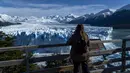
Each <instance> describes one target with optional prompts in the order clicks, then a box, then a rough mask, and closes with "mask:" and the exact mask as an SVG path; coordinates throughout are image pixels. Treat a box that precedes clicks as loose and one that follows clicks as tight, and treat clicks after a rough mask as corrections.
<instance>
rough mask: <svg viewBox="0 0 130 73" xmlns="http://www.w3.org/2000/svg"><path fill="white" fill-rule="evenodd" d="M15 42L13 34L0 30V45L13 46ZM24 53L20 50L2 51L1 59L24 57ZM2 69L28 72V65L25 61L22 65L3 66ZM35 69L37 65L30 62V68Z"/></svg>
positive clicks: (7, 71)
mask: <svg viewBox="0 0 130 73" xmlns="http://www.w3.org/2000/svg"><path fill="white" fill-rule="evenodd" d="M13 43H14V37H13V36H11V35H7V34H5V33H3V32H0V47H9V46H13ZM23 54H24V52H23V51H19V50H16V51H6V52H0V61H5V60H15V59H23V58H25V57H24V56H23ZM30 56H31V54H30ZM1 69H2V72H3V73H22V72H26V65H25V63H23V64H21V65H15V66H8V67H2V68H1ZM34 69H36V66H35V65H34V64H30V70H34Z"/></svg>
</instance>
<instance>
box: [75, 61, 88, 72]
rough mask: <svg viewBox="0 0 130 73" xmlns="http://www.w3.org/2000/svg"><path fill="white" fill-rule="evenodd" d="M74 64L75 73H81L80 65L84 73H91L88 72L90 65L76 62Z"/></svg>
mask: <svg viewBox="0 0 130 73" xmlns="http://www.w3.org/2000/svg"><path fill="white" fill-rule="evenodd" d="M73 64H74V70H73V71H74V73H79V70H80V64H81V66H82V73H90V72H89V70H88V65H87V64H86V63H85V62H75V61H73Z"/></svg>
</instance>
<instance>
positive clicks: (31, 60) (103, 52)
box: [0, 39, 130, 73]
mask: <svg viewBox="0 0 130 73" xmlns="http://www.w3.org/2000/svg"><path fill="white" fill-rule="evenodd" d="M127 41H130V39H123V40H120V39H119V40H104V41H98V40H95V41H90V44H92V43H110V42H122V48H116V49H111V50H99V51H98V52H97V51H90V52H89V55H90V56H100V55H108V54H114V53H117V52H122V58H116V59H110V60H105V61H98V62H94V63H92V62H89V67H91V66H94V65H97V67H98V66H101V65H104V64H108V63H114V62H120V61H121V62H122V65H121V66H116V67H110V68H105V69H98V70H93V71H91V73H110V72H112V71H116V70H121V72H125V70H126V68H130V65H126V60H130V57H126V51H130V47H126V42H127ZM60 46H70V45H68V44H52V45H32V46H17V47H3V48H0V52H4V51H11V50H24V51H25V52H26V58H25V59H18V60H8V61H0V67H6V66H13V65H20V64H22V63H26V73H42V72H44V73H46V72H49V73H51V72H53V73H54V72H57V71H58V72H60V71H67V70H72V69H73V66H72V65H69V66H60V67H56V68H49V69H43V70H37V71H30V70H29V64H30V63H36V62H41V61H50V60H63V59H66V58H68V57H69V54H61V55H55V56H48V57H38V58H29V56H28V52H29V51H28V50H34V49H38V48H40V49H41V48H43V49H44V48H48V47H60Z"/></svg>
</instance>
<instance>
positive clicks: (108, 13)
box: [95, 9, 113, 17]
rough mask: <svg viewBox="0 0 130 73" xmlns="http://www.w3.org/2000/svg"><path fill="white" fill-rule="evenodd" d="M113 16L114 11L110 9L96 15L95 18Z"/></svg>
mask: <svg viewBox="0 0 130 73" xmlns="http://www.w3.org/2000/svg"><path fill="white" fill-rule="evenodd" d="M111 14H113V11H111V10H110V9H105V10H102V11H100V12H98V13H96V14H95V16H100V15H103V16H104V17H106V16H107V15H111Z"/></svg>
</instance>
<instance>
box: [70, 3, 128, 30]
mask: <svg viewBox="0 0 130 73" xmlns="http://www.w3.org/2000/svg"><path fill="white" fill-rule="evenodd" d="M68 23H69V24H90V25H91V26H105V27H113V28H117V29H118V28H122V29H128V28H130V4H128V5H125V6H123V7H121V8H120V9H117V10H116V11H115V12H113V11H112V10H111V9H105V10H102V11H100V12H98V13H96V14H85V15H83V16H80V17H78V18H76V19H74V20H72V21H70V22H68Z"/></svg>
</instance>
